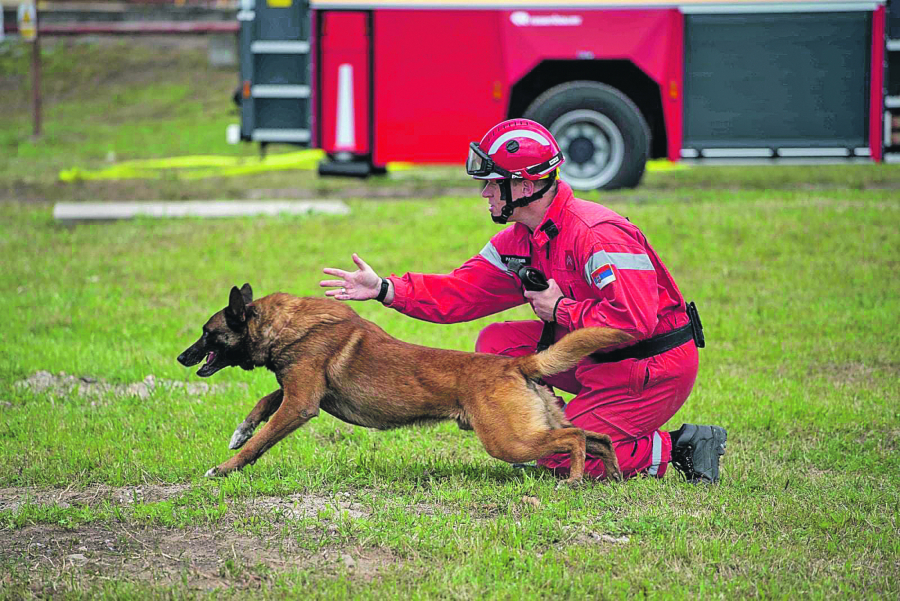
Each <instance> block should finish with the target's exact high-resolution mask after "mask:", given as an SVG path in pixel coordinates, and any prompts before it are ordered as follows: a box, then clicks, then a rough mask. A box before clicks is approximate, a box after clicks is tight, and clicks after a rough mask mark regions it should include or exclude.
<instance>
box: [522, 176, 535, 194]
mask: <svg viewBox="0 0 900 601" xmlns="http://www.w3.org/2000/svg"><path fill="white" fill-rule="evenodd" d="M532 194H534V182H533V181H531V180H530V179H523V180H522V196H531V195H532Z"/></svg>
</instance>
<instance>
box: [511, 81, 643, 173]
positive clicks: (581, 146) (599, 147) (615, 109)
mask: <svg viewBox="0 0 900 601" xmlns="http://www.w3.org/2000/svg"><path fill="white" fill-rule="evenodd" d="M524 117H525V118H527V119H532V120H534V121H537V122H538V123H541V124H542V125H544V127H546V128H547V129H549V130H550V133H552V134H553V137H555V138H556V140H557V141H558V142H559V145H560V148H561V149H562V151H563V155H564V156H565V158H566V162H565V164H564V165H563V166H562V167H561V168H560V175H561V176H562V178H563V179H564V180H565V181H566V182H567V183H568V184H569V185H571V186H572V187H573V188H575V189H576V190H594V189H603V190H615V189H616V188H634V187H635V186H637V185H638V183H640V181H641V177H642V176H643V175H644V167H645V165H646V163H647V157H648V156H649V153H650V128H649V126H648V125H647V121H646V120H645V119H644V116H643V115H642V114H641V111H640V109H638V107H637V106H636V105H635V104H634V103H633V102H632V101H631V99H629V98H628V97H627V96H625V95H624V94H623V93H622V92H620V91H619V90H617V89H615V88H612V87H610V86H608V85H605V84H602V83H598V82H595V81H570V82H567V83H564V84H561V85H558V86H555V87H553V88H550V89H549V90H547V91H546V92H544V93H543V94H541V95H540V96H538V97H537V99H536V100H535V101H534V102H532V103H531V105H530V106H529V107H528V109H527V110H526V111H525V115H524Z"/></svg>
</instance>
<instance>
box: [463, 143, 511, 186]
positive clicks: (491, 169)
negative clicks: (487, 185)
mask: <svg viewBox="0 0 900 601" xmlns="http://www.w3.org/2000/svg"><path fill="white" fill-rule="evenodd" d="M466 173H468V174H469V175H470V176H471V177H475V178H479V179H499V178H505V177H512V173H510V172H509V171H507V170H506V169H503V168H502V167H499V166H497V165H495V164H494V161H492V160H491V159H490V157H489V156H488V155H487V153H485V152H484V151H483V150H482V149H481V147H480V146H478V142H472V143H471V144H469V158H468V159H467V160H466Z"/></svg>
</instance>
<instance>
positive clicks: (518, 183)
mask: <svg viewBox="0 0 900 601" xmlns="http://www.w3.org/2000/svg"><path fill="white" fill-rule="evenodd" d="M526 181H527V180H513V182H512V197H513V200H516V199H519V198H522V197H523V196H527V194H525V193H524V192H523V189H522V188H523V186H524V185H525V183H526ZM481 196H482V198H486V199H487V201H488V211H490V213H491V216H493V217H499V216H500V211H501V210H502V209H503V205H505V204H506V202H504V201H502V200H500V184H499V183H497V180H492V179H488V180H485V182H484V188H483V189H482V190H481ZM519 210H520V208H517V209H515V210H514V211H513V213H512V216H511V217H510V218H509V221H510V223H512V222H514V221H516V213H518V212H519Z"/></svg>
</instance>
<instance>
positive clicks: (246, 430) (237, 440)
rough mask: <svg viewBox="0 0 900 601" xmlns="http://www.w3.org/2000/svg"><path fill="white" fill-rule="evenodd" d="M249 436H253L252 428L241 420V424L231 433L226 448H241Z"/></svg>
mask: <svg viewBox="0 0 900 601" xmlns="http://www.w3.org/2000/svg"><path fill="white" fill-rule="evenodd" d="M251 436H253V428H251V427H250V426H248V425H247V424H246V423H244V422H241V425H239V426H238V427H237V428H236V429H235V431H234V434H232V435H231V442H229V443H228V448H229V449H232V450H234V449H239V448H241V447H242V446H244V443H245V442H247V441H248V440H250V437H251Z"/></svg>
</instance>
